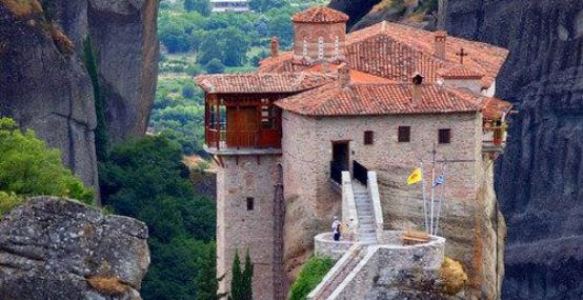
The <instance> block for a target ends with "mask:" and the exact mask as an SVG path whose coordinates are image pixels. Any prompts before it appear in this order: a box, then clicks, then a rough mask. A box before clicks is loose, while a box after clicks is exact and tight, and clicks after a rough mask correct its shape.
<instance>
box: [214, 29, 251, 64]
mask: <svg viewBox="0 0 583 300" xmlns="http://www.w3.org/2000/svg"><path fill="white" fill-rule="evenodd" d="M220 36H222V37H224V41H223V44H224V47H222V48H223V49H224V55H223V57H224V59H223V63H224V64H225V65H227V66H230V67H236V66H242V65H243V64H245V60H246V58H247V51H249V41H248V40H247V38H246V36H245V35H244V34H243V32H241V31H240V30H238V29H236V28H234V27H229V28H227V29H225V30H224V31H222V33H221V34H220Z"/></svg>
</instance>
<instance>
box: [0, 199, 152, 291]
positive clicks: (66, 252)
mask: <svg viewBox="0 0 583 300" xmlns="http://www.w3.org/2000/svg"><path fill="white" fill-rule="evenodd" d="M147 238H148V229H147V227H146V225H145V224H144V223H142V222H140V221H137V220H134V219H131V218H127V217H121V216H113V215H104V214H103V213H102V212H101V211H100V210H98V209H96V208H91V207H88V206H85V205H83V204H80V203H77V202H74V201H71V200H65V199H59V198H51V197H37V198H32V199H29V200H28V201H27V202H25V204H23V205H21V206H20V207H17V208H15V209H14V210H12V211H11V212H10V213H8V214H7V215H5V216H3V219H2V220H1V221H0V295H2V298H3V299H141V298H140V294H139V292H138V291H139V289H140V286H141V281H142V279H143V278H144V276H145V274H146V270H147V268H148V265H149V264H150V255H149V250H148V245H147V242H146V239H147Z"/></svg>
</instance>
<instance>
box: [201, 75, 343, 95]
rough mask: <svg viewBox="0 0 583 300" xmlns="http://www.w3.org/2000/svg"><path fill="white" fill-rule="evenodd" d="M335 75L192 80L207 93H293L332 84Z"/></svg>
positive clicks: (216, 76) (204, 77) (249, 76)
mask: <svg viewBox="0 0 583 300" xmlns="http://www.w3.org/2000/svg"><path fill="white" fill-rule="evenodd" d="M335 78H336V75H331V74H322V73H314V72H298V73H248V74H217V75H200V76H197V77H196V78H195V79H194V80H195V82H196V83H197V84H198V85H199V86H200V87H201V88H202V89H203V90H204V91H205V92H207V93H212V94H250V93H251V94H259V93H295V92H301V91H305V90H308V89H311V88H315V87H319V86H321V85H324V84H326V83H330V82H332V81H333V80H334V79H335Z"/></svg>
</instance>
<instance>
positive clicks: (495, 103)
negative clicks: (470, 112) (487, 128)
mask: <svg viewBox="0 0 583 300" xmlns="http://www.w3.org/2000/svg"><path fill="white" fill-rule="evenodd" d="M482 106H483V109H482V114H484V119H488V120H500V119H501V118H502V117H503V116H504V115H505V114H508V113H509V112H510V110H511V109H512V104H511V103H510V102H507V101H504V100H502V99H498V98H484V99H483V102H482Z"/></svg>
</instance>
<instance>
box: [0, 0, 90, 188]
mask: <svg viewBox="0 0 583 300" xmlns="http://www.w3.org/2000/svg"><path fill="white" fill-rule="evenodd" d="M81 11H82V10H81ZM72 14H73V15H75V16H74V17H72V18H73V19H75V18H81V17H80V16H77V15H76V14H75V13H72ZM47 24H49V23H48V22H47V21H46V20H45V19H44V17H43V16H42V15H40V14H37V13H32V14H29V15H26V16H22V17H16V16H15V14H14V13H13V12H12V11H10V10H9V9H7V7H6V6H4V5H3V4H2V3H0V48H1V49H0V115H3V116H11V117H13V118H14V119H15V120H16V121H17V122H18V124H19V125H20V126H21V127H23V128H31V129H33V130H35V131H36V133H37V135H38V136H39V137H41V138H42V139H44V140H45V141H47V143H48V144H49V145H50V146H52V147H56V148H59V149H60V150H61V152H62V156H63V161H64V162H65V163H66V164H67V165H69V166H70V167H71V168H72V169H73V170H74V171H75V173H76V174H77V175H78V176H80V177H81V178H82V179H83V181H84V182H85V183H87V184H90V185H96V184H97V166H96V158H95V142H94V140H95V138H94V129H95V126H96V120H95V106H94V104H93V91H92V86H91V81H90V79H89V76H88V75H87V73H86V71H85V68H84V66H83V64H82V62H81V58H80V56H79V55H77V54H76V53H75V52H74V51H70V50H68V49H64V48H63V47H62V45H61V44H59V43H58V42H57V40H56V39H55V38H53V37H52V36H51V32H50V30H48V29H47ZM81 27H82V26H81ZM69 29H71V30H72V31H78V30H79V31H82V28H80V27H75V26H73V25H71V26H70V27H69Z"/></svg>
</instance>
